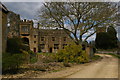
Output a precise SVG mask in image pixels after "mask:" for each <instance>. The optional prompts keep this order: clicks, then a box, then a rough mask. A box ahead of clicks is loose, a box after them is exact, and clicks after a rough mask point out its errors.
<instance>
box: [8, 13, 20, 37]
mask: <svg viewBox="0 0 120 80" xmlns="http://www.w3.org/2000/svg"><path fill="white" fill-rule="evenodd" d="M7 20H8V29H7V33H8V37H9V38H11V37H13V36H19V23H20V15H19V14H16V13H14V12H12V11H9V13H8V16H7Z"/></svg>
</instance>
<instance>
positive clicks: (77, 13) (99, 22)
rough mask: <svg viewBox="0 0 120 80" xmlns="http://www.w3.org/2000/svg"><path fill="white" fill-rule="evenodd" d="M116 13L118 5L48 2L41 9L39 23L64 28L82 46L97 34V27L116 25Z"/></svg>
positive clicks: (43, 25) (107, 3) (108, 3)
mask: <svg viewBox="0 0 120 80" xmlns="http://www.w3.org/2000/svg"><path fill="white" fill-rule="evenodd" d="M116 12H117V7H116V4H115V3H110V2H74V3H73V2H46V3H44V4H43V6H42V8H41V9H40V13H39V18H40V19H39V23H40V26H42V27H59V28H63V29H64V30H65V32H66V33H68V35H69V36H70V38H71V39H72V40H73V41H74V42H75V43H76V44H81V43H82V42H84V41H86V40H87V39H88V38H89V37H90V36H92V35H93V34H94V33H96V27H98V26H103V25H104V26H105V25H108V24H111V23H114V21H115V20H117V19H116ZM91 30H92V32H91ZM69 33H71V34H72V36H71V34H69ZM86 33H89V34H88V35H86V37H85V39H84V40H83V39H82V38H83V35H85V34H86ZM78 36H79V37H78Z"/></svg>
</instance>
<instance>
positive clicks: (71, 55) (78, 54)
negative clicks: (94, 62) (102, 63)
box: [55, 44, 89, 63]
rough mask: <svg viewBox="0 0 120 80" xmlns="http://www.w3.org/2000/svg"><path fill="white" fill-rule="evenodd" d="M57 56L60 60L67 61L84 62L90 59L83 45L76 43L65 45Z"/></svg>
mask: <svg viewBox="0 0 120 80" xmlns="http://www.w3.org/2000/svg"><path fill="white" fill-rule="evenodd" d="M55 57H56V59H57V60H58V62H65V63H68V62H76V63H84V62H88V61H89V58H88V54H87V53H86V52H85V51H83V50H82V46H81V45H76V44H72V45H68V46H65V48H64V49H63V50H60V51H58V53H57V54H56V56H55Z"/></svg>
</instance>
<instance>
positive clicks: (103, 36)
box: [95, 32, 110, 49]
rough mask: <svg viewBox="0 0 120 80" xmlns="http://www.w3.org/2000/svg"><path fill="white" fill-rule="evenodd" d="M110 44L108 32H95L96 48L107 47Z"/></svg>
mask: <svg viewBox="0 0 120 80" xmlns="http://www.w3.org/2000/svg"><path fill="white" fill-rule="evenodd" d="M109 44H110V37H109V34H108V33H106V32H100V33H97V35H96V39H95V45H96V48H100V49H108V48H109Z"/></svg>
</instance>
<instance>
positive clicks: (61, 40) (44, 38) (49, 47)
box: [38, 29, 72, 53]
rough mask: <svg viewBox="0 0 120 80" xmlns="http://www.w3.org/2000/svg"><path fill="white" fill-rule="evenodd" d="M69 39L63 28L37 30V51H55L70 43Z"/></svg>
mask: <svg viewBox="0 0 120 80" xmlns="http://www.w3.org/2000/svg"><path fill="white" fill-rule="evenodd" d="M71 41H72V40H71V39H70V38H69V36H68V34H66V33H65V31H64V30H63V29H40V30H39V42H38V43H39V51H42V52H50V53H52V52H53V53H56V52H57V51H58V50H59V49H63V48H64V46H66V45H67V44H70V42H71Z"/></svg>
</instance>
